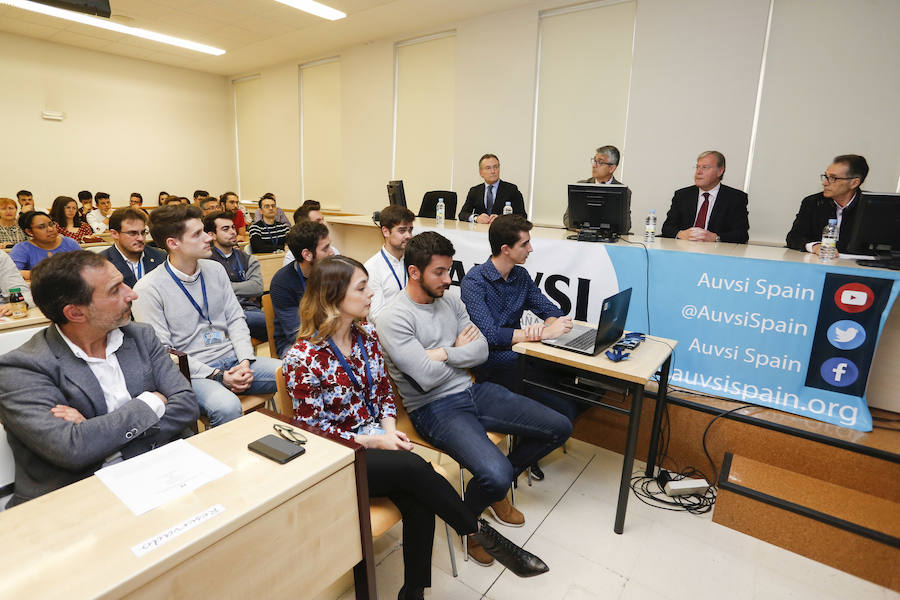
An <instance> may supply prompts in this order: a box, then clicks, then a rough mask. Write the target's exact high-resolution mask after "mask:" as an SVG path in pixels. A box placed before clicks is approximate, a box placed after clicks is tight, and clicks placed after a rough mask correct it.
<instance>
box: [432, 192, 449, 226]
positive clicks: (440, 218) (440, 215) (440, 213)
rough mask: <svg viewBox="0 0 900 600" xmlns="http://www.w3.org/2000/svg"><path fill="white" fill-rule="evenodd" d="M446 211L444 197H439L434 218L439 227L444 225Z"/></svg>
mask: <svg viewBox="0 0 900 600" xmlns="http://www.w3.org/2000/svg"><path fill="white" fill-rule="evenodd" d="M445 211H446V208H445V207H444V199H443V198H438V203H437V207H436V208H435V211H434V220H435V221H437V226H438V227H443V226H444V213H445Z"/></svg>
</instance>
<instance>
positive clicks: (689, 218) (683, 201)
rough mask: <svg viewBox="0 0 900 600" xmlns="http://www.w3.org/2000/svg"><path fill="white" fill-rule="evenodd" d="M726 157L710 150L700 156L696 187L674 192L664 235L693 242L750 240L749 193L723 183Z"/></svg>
mask: <svg viewBox="0 0 900 600" xmlns="http://www.w3.org/2000/svg"><path fill="white" fill-rule="evenodd" d="M724 175H725V156H724V155H723V154H722V153H721V152H717V151H715V150H708V151H706V152H704V153H702V154H701V155H700V156H698V157H697V168H696V171H695V172H694V184H695V185H692V186H690V187H686V188H682V189H680V190H677V191H676V192H675V195H674V196H673V197H672V206H671V207H670V208H669V212H668V214H667V215H666V221H665V223H663V226H662V236H663V237H670V238H678V239H679V240H690V241H692V242H734V243H737V244H746V243H747V240H748V239H749V238H750V236H749V231H750V221H749V219H748V217H747V203H748V201H749V199H748V198H747V194H746V193H744V192H742V191H741V190H738V189H735V188H733V187H728V186H727V185H723V184H722V177H723V176H724Z"/></svg>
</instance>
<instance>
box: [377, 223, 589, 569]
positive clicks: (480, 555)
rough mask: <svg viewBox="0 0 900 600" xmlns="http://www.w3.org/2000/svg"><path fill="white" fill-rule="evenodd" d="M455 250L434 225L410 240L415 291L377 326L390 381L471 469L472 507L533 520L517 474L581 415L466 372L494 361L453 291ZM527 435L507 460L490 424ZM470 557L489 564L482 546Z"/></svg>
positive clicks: (441, 443) (422, 423)
mask: <svg viewBox="0 0 900 600" xmlns="http://www.w3.org/2000/svg"><path fill="white" fill-rule="evenodd" d="M454 253H455V250H454V248H453V244H451V243H450V240H448V239H447V238H445V237H444V236H442V235H440V234H438V233H435V232H433V231H427V232H425V233H420V234H419V235H417V236H415V237H413V238H412V239H411V240H410V241H409V243H408V244H407V245H406V252H405V254H404V260H405V262H406V269H407V271H408V272H409V281H408V283H407V286H406V289H405V290H404V291H403V292H402V293H400V294H398V295H397V297H396V298H394V300H393V302H391V303H390V304H389V305H388V306H386V307H385V308H384V310H382V311H381V314H380V315H379V316H378V320H377V322H376V325H377V327H378V337H379V339H380V340H381V343H382V345H383V347H384V350H385V358H386V359H387V365H388V370H389V372H390V374H391V378H392V379H393V380H394V383H395V384H396V385H397V389H398V390H399V391H400V394H401V396H402V398H403V405H404V406H405V407H406V409H407V410H408V411H409V418H410V420H411V421H412V424H413V426H414V427H415V428H416V431H418V432H419V434H420V435H421V436H422V437H424V438H425V439H426V440H428V442H429V443H431V444H433V445H434V446H436V447H437V448H440V449H441V450H443V451H445V452H447V453H448V454H449V455H450V456H452V457H453V458H454V459H455V460H456V461H457V462H459V464H460V465H462V466H463V467H465V468H466V469H468V470H469V471H471V473H472V479H471V481H470V482H469V484H468V486H467V487H466V500H465V502H466V504H467V505H468V506H469V508H470V509H472V512H473V513H474V514H476V515H479V514H481V512H482V511H483V510H485V509H486V508H490V510H491V514H492V515H493V516H494V518H495V519H497V520H498V521H499V522H500V523H503V524H505V525H510V526H513V527H519V526H521V525H523V524H524V523H525V517H524V516H523V515H522V513H521V512H519V511H518V510H516V509H515V508H514V507H513V506H512V505H511V504H510V503H509V501H508V500H507V499H506V493H507V491H508V490H509V486H510V485H511V484H512V482H513V480H514V479H515V478H516V477H517V476H518V475H519V474H520V473H521V472H522V471H524V470H525V469H526V468H527V467H528V466H529V465H533V464H534V463H536V462H537V461H538V460H540V459H541V458H543V457H544V456H546V455H547V454H548V453H550V452H551V451H553V449H554V448H557V447H559V446H561V445H562V444H563V442H565V441H566V439H568V437H569V435H571V433H572V422H571V421H569V419H567V418H566V417H564V416H563V415H561V414H559V413H558V412H556V411H554V410H551V409H549V408H547V407H546V406H543V405H542V404H539V403H537V402H535V401H534V400H532V399H531V398H526V397H525V396H520V395H519V394H514V393H513V392H511V391H509V390H508V389H506V388H504V387H503V386H500V385H497V384H495V383H489V382H485V383H475V384H473V383H472V379H471V377H470V376H469V373H468V371H466V369H470V368H472V367H476V366H478V365H480V364H481V363H483V362H484V361H485V360H486V359H487V358H488V343H487V340H485V338H484V336H483V335H482V334H481V332H480V331H478V328H477V327H475V325H473V324H472V322H471V321H470V320H469V315H468V314H466V308H465V306H463V303H462V301H461V300H460V299H459V298H456V297H454V296H449V295H445V294H444V292H445V291H446V290H447V289H448V288H449V287H450V268H451V266H452V265H453V258H452V257H453V254H454ZM488 429H490V430H493V431H498V432H500V433H510V434H513V435H516V436H518V439H519V443H518V444H516V445H515V448H514V449H513V450H512V452H510V454H509V456H508V457H507V456H506V455H505V454H503V452H501V451H500V449H499V448H497V446H495V445H494V444H493V442H491V441H490V440H489V439H488V437H487V435H486V434H485V431H486V430H488ZM469 555H470V556H472V557H473V559H474V560H475V561H476V562H478V563H480V564H490V563H491V562H492V559H491V558H490V556H487V555H486V554H485V553H484V552H483V550H482V549H481V548H479V547H478V544H477V541H476V543H474V544H473V543H472V542H469Z"/></svg>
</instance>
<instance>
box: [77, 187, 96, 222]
mask: <svg viewBox="0 0 900 600" xmlns="http://www.w3.org/2000/svg"><path fill="white" fill-rule="evenodd" d="M78 202H80V203H81V206H79V207H78V216H79V217H81V220H83V221H87V216H88V215H89V214H90V212H91V211H92V210H94V195H93V194H91V193H90V192H89V191H88V190H81V191H80V192H78Z"/></svg>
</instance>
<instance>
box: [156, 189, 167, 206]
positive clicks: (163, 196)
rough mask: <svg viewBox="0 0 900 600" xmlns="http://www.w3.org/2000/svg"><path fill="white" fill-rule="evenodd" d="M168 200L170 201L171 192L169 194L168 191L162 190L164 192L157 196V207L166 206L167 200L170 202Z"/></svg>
mask: <svg viewBox="0 0 900 600" xmlns="http://www.w3.org/2000/svg"><path fill="white" fill-rule="evenodd" d="M168 199H169V192H167V191H165V190H162V191H161V192H160V193H159V194H157V196H156V205H157V206H165V205H166V200H168Z"/></svg>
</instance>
